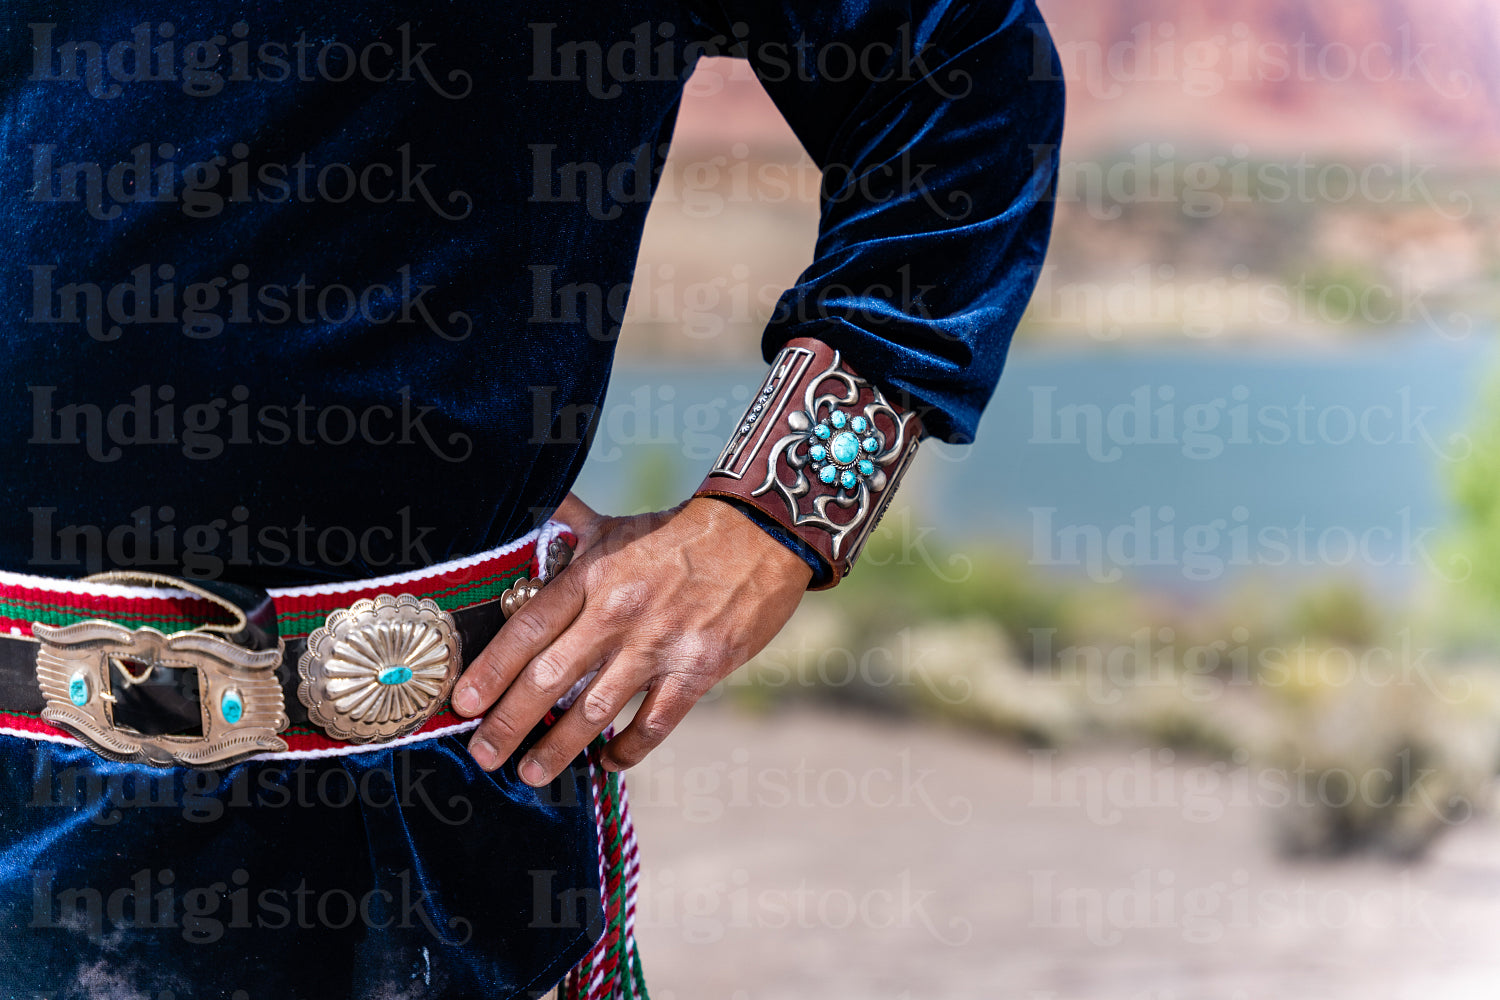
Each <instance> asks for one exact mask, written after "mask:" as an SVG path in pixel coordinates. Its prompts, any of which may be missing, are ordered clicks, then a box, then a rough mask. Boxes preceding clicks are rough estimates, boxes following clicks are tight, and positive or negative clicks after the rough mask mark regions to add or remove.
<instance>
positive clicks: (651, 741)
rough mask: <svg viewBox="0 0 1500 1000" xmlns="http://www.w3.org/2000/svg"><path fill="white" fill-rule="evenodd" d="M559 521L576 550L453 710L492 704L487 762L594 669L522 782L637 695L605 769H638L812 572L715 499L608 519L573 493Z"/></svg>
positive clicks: (769, 629)
mask: <svg viewBox="0 0 1500 1000" xmlns="http://www.w3.org/2000/svg"><path fill="white" fill-rule="evenodd" d="M556 517H557V519H558V520H559V521H562V522H564V523H566V524H568V525H569V526H570V527H572V528H573V530H574V531H575V532H576V533H577V534H578V542H579V546H578V553H577V554H576V555H575V556H574V558H573V561H572V563H571V564H570V565H569V566H568V567H567V569H565V570H564V571H562V572H561V573H559V574H558V575H557V577H556V579H554V580H552V581H550V582H549V583H548V584H547V585H546V586H545V587H543V588H542V590H541V592H540V593H539V594H537V596H536V597H534V598H532V599H531V601H530V602H529V603H527V605H526V606H525V607H523V608H522V609H521V610H520V611H518V612H516V614H515V615H514V616H513V617H512V618H511V619H510V620H509V621H507V622H506V623H505V626H504V627H503V628H501V630H500V634H499V635H497V636H496V637H495V640H494V641H493V642H491V643H490V644H489V646H488V647H486V648H485V650H484V652H482V653H480V654H479V657H478V658H477V659H475V660H474V662H473V663H471V664H470V665H469V668H468V669H467V670H466V671H464V675H463V676H462V677H461V678H459V681H458V685H457V687H456V688H455V689H454V692H453V707H454V709H455V710H456V711H458V712H460V713H461V714H463V715H469V716H474V715H479V714H480V713H482V712H484V711H486V710H487V709H488V710H489V714H488V715H487V716H486V717H485V719H484V721H483V722H482V723H480V725H479V728H478V729H477V730H475V732H474V736H473V737H472V738H471V739H470V740H469V752H470V753H472V754H473V755H474V760H475V761H477V762H478V764H479V766H480V767H482V768H484V769H486V770H494V769H495V768H497V767H499V766H500V765H501V764H502V763H503V762H504V761H505V760H506V759H507V758H509V757H510V755H511V754H512V753H514V752H515V750H516V748H517V746H519V745H520V742H521V740H522V738H523V737H525V735H526V734H527V733H528V732H530V731H531V729H532V727H533V726H535V725H536V724H537V722H539V721H540V720H541V718H542V716H544V715H545V714H546V712H547V710H548V709H549V708H551V707H552V705H553V704H554V703H555V702H556V701H557V699H558V698H560V697H562V695H564V694H566V693H567V691H568V689H569V688H571V687H572V686H573V684H574V683H575V682H576V681H577V680H578V679H579V678H580V677H583V676H584V675H585V674H587V673H588V672H589V671H591V670H596V669H597V670H598V671H599V673H598V675H597V676H596V677H595V678H594V679H593V681H592V682H591V683H590V684H589V686H588V688H587V689H586V690H585V691H584V692H583V693H582V694H581V695H579V696H578V700H577V701H575V702H574V703H573V706H572V707H571V708H569V709H568V710H567V712H566V713H565V714H564V715H563V717H562V718H561V719H559V720H558V721H557V723H556V725H554V726H553V727H552V729H551V731H549V732H548V733H547V735H546V736H544V737H543V738H542V739H541V741H540V742H538V743H537V744H536V746H534V747H532V749H531V750H530V751H529V752H528V753H527V754H526V758H525V760H523V761H522V762H521V764H520V775H521V780H522V781H525V782H526V783H527V784H530V785H544V784H546V783H547V782H549V781H551V780H552V779H553V778H554V777H555V776H556V775H557V774H558V773H559V772H561V771H562V770H563V769H564V768H565V767H567V766H568V764H569V763H570V762H571V761H572V760H573V758H574V757H576V756H577V755H578V754H579V753H581V752H582V751H583V749H584V748H585V747H586V746H588V744H589V741H590V740H592V739H593V738H594V737H595V736H596V735H598V734H599V732H600V731H602V730H603V729H604V728H605V727H606V726H608V725H609V724H610V723H611V722H613V721H614V719H615V716H617V715H619V714H620V712H621V710H623V709H624V707H625V705H626V703H627V702H628V701H629V700H630V698H631V696H633V695H634V694H635V693H636V692H638V691H645V692H646V697H645V699H644V701H643V702H642V704H641V707H640V709H639V711H637V712H636V715H635V718H634V719H632V720H631V722H630V724H629V725H628V726H626V727H625V729H624V730H623V731H621V732H620V733H618V734H617V735H616V736H615V737H614V738H613V739H612V740H610V742H609V744H608V745H607V746H606V747H605V750H604V757H603V764H604V766H605V767H606V768H608V769H610V770H621V769H623V768H627V767H632V766H634V765H635V764H637V763H639V762H640V761H641V759H642V758H644V757H645V756H646V754H648V753H650V752H651V751H652V750H653V749H655V748H656V746H657V744H659V743H661V741H662V740H663V739H665V738H666V736H667V734H668V733H670V732H671V731H672V730H673V729H674V728H675V727H676V726H677V723H678V722H680V721H682V717H683V716H684V715H686V714H687V711H688V709H690V708H692V707H693V704H694V703H695V702H697V700H698V699H699V698H701V697H702V696H703V695H704V694H705V693H706V692H707V691H708V689H709V688H711V687H713V686H714V685H715V684H716V683H718V682H719V681H720V680H722V679H723V678H724V677H726V676H727V675H728V674H729V673H730V672H731V671H733V670H734V669H735V668H736V667H738V666H740V664H742V663H744V662H745V661H746V660H748V659H750V657H752V656H754V655H755V654H756V653H758V652H760V650H761V649H762V648H763V647H764V646H765V644H766V643H768V642H770V641H771V639H772V637H773V636H775V635H776V633H777V632H779V631H780V630H781V627H782V626H783V625H785V624H786V621H787V619H788V618H790V617H791V616H792V612H793V611H794V610H796V608H797V603H798V601H800V600H801V598H802V595H803V593H804V592H805V591H806V589H807V584H808V581H809V579H810V578H811V576H812V571H811V570H810V569H809V568H808V566H807V564H806V563H804V562H803V561H802V560H801V559H799V558H798V557H797V556H796V555H795V554H794V553H792V552H791V551H789V550H788V549H787V548H786V546H784V545H782V544H781V543H779V542H777V541H776V540H775V539H774V538H772V537H771V536H769V535H767V534H766V533H765V532H764V531H762V530H761V529H760V528H759V527H758V526H756V525H755V524H754V523H753V522H751V520H750V519H749V518H748V517H746V516H745V515H744V514H742V513H741V512H740V511H738V510H735V509H733V508H732V507H730V506H729V505H728V504H726V503H722V502H720V501H718V500H712V499H706V498H698V499H694V500H690V501H688V502H687V503H686V504H683V505H682V506H679V507H676V508H673V509H672V510H669V511H662V512H660V513H656V514H641V515H639V516H636V517H603V516H601V515H599V514H596V513H595V512H594V511H592V510H590V509H589V508H588V507H587V506H586V505H584V503H583V502H582V501H581V500H579V499H578V498H576V497H574V496H573V495H572V494H569V495H568V498H567V500H566V501H564V503H563V505H562V506H561V507H560V508H558V512H557V514H556ZM497 699H498V700H499V703H498V704H496V700H497ZM491 706H494V707H493V708H491Z"/></svg>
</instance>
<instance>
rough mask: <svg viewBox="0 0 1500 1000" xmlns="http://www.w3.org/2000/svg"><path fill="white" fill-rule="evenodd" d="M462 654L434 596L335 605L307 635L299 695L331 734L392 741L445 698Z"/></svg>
mask: <svg viewBox="0 0 1500 1000" xmlns="http://www.w3.org/2000/svg"><path fill="white" fill-rule="evenodd" d="M461 653H462V651H461V648H460V645H459V638H458V627H457V626H456V625H455V624H454V622H453V616H452V615H450V614H448V612H446V611H444V610H443V609H442V608H440V607H438V606H437V604H436V603H434V602H433V601H430V600H427V599H426V598H417V597H413V596H412V595H411V594H401V595H399V596H392V595H390V594H380V595H378V596H377V597H375V599H374V600H370V599H365V600H361V601H355V602H354V603H353V604H352V605H350V606H349V607H347V608H341V609H340V610H338V611H335V612H334V613H333V614H331V615H329V616H328V619H327V621H326V622H325V623H324V624H323V626H322V627H321V628H318V629H315V630H314V631H313V633H312V634H311V635H309V636H308V637H307V650H306V652H304V653H303V654H302V658H301V660H300V661H298V664H297V673H298V674H299V675H300V676H301V678H302V679H301V682H300V683H299V684H298V685H297V698H298V699H299V700H300V701H301V702H302V704H304V705H306V706H307V715H308V718H310V719H311V720H312V721H313V722H314V723H316V724H317V725H319V726H321V727H322V728H323V730H324V731H325V732H327V733H328V735H330V736H332V737H334V738H335V739H340V740H345V741H347V742H350V743H369V742H372V741H381V742H384V741H386V740H393V739H396V738H398V737H401V736H405V735H407V734H408V733H411V732H413V731H415V730H416V729H417V728H418V727H420V726H421V725H422V723H424V722H426V721H427V720H428V719H430V718H431V717H432V716H433V715H434V714H435V713H436V712H437V710H438V709H439V708H441V707H442V706H443V703H444V702H446V701H447V699H448V694H449V692H451V691H452V690H453V682H454V681H456V680H457V679H458V675H459V672H460V670H462V668H463V659H462V655H461Z"/></svg>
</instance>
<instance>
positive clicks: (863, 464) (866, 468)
mask: <svg viewBox="0 0 1500 1000" xmlns="http://www.w3.org/2000/svg"><path fill="white" fill-rule="evenodd" d="M859 474H860V475H861V476H873V475H875V463H874V462H872V461H870V460H869V459H868V458H862V459H860V460H859Z"/></svg>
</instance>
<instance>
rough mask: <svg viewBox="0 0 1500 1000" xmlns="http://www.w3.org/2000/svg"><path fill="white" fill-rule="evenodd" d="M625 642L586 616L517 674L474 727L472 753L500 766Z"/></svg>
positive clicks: (482, 762)
mask: <svg viewBox="0 0 1500 1000" xmlns="http://www.w3.org/2000/svg"><path fill="white" fill-rule="evenodd" d="M619 646H620V639H619V636H618V635H617V634H616V633H615V632H614V630H612V629H604V628H600V627H599V625H598V622H597V621H595V620H594V617H593V616H589V617H586V618H580V619H579V620H578V621H576V622H575V623H574V624H573V626H572V627H570V628H569V629H568V630H567V631H566V632H564V633H563V634H562V635H561V636H559V637H558V639H557V641H556V642H554V643H552V645H550V646H548V647H547V648H546V649H544V650H542V651H541V652H540V653H538V654H537V655H536V658H535V659H533V660H532V661H531V662H530V663H528V664H526V666H525V667H524V668H523V669H522V670H521V672H520V673H519V674H517V675H516V678H515V680H514V681H513V682H512V683H511V685H510V686H509V687H507V688H506V689H505V694H504V695H503V696H502V697H501V698H500V703H499V704H498V705H496V706H495V707H494V708H492V709H490V711H489V714H488V715H486V716H485V717H484V721H483V722H481V723H480V724H479V728H478V729H476V730H475V731H474V735H473V737H471V738H470V740H469V753H470V755H471V756H473V758H474V760H475V761H476V762H477V763H478V764H479V766H480V767H482V768H484V769H485V770H486V771H493V770H494V769H495V768H497V767H499V766H500V765H501V764H502V763H504V762H505V761H506V759H507V758H509V757H510V755H511V754H513V753H515V752H516V748H517V747H518V746H520V745H521V741H522V740H523V739H525V738H526V734H527V733H529V732H531V730H532V728H533V727H534V726H535V725H536V724H537V723H538V722H540V721H541V720H542V717H543V716H545V715H546V714H547V710H548V709H550V708H551V707H552V706H553V705H555V704H557V700H558V699H559V698H561V697H562V696H563V695H565V694H567V693H568V689H569V688H570V687H572V686H573V684H574V683H575V682H576V681H577V680H578V678H580V677H582V676H583V675H584V674H586V673H588V672H589V671H590V670H593V669H594V668H596V667H598V666H600V665H601V664H603V663H604V662H605V660H606V659H608V658H609V657H610V656H612V655H613V654H614V652H615V651H616V650H617V649H618V648H619Z"/></svg>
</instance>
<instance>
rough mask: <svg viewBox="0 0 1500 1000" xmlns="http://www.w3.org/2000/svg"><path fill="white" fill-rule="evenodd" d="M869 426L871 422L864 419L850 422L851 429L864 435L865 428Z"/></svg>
mask: <svg viewBox="0 0 1500 1000" xmlns="http://www.w3.org/2000/svg"><path fill="white" fill-rule="evenodd" d="M869 426H870V422H869V421H868V420H866V419H865V418H864V417H855V418H854V419H853V420H851V421H849V427H850V429H851V430H854V431H856V432H857V433H860V434H863V433H864V432H865V428H866V427H869Z"/></svg>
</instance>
